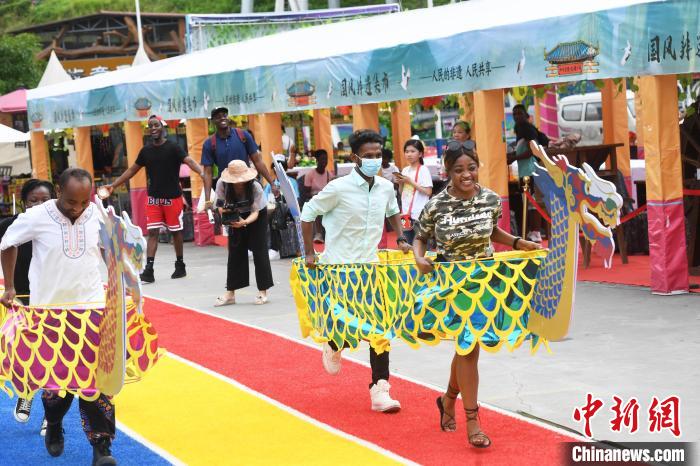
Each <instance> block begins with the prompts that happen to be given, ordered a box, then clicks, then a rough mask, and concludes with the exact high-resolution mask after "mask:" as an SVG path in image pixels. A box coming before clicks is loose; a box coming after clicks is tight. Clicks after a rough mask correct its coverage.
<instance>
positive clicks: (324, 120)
mask: <svg viewBox="0 0 700 466" xmlns="http://www.w3.org/2000/svg"><path fill="white" fill-rule="evenodd" d="M314 147H315V148H316V149H317V150H318V149H324V150H325V151H326V152H328V170H330V171H332V172H335V161H334V159H333V135H332V133H331V110H330V109H329V108H321V109H317V110H314Z"/></svg>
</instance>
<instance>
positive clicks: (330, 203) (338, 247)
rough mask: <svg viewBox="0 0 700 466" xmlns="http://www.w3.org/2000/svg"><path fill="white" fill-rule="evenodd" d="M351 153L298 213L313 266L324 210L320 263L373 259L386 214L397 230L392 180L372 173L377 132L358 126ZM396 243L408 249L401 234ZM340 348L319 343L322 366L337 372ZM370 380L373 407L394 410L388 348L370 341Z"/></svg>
mask: <svg viewBox="0 0 700 466" xmlns="http://www.w3.org/2000/svg"><path fill="white" fill-rule="evenodd" d="M349 141H350V147H351V148H352V155H351V156H350V158H351V160H353V161H354V162H355V163H356V164H357V166H356V167H355V169H354V170H352V171H351V172H350V174H349V175H347V176H344V177H341V178H336V179H335V180H333V181H331V182H330V183H328V185H326V187H325V188H324V189H323V190H322V191H321V192H320V193H318V194H317V195H316V196H314V197H313V198H312V199H311V200H310V201H309V202H307V203H306V204H305V205H304V209H303V211H302V213H301V221H302V227H301V228H302V233H303V237H304V250H305V254H306V265H307V266H308V267H310V268H313V267H315V266H316V253H315V251H314V248H313V223H314V221H315V220H316V218H317V217H318V216H323V227H324V228H325V229H326V245H325V252H324V253H323V254H322V255H321V256H320V257H319V259H318V263H320V264H358V263H368V262H377V261H378V257H377V245H378V244H379V240H380V239H381V236H382V231H383V229H384V219H385V218H388V219H389V221H390V222H391V225H392V227H393V228H394V231H402V228H401V212H400V210H399V206H398V204H397V202H396V195H395V193H394V184H393V183H392V182H391V181H388V180H385V179H384V178H382V177H381V176H376V175H377V174H378V173H379V170H380V168H381V165H382V143H383V139H382V137H381V136H380V135H379V134H378V133H377V132H375V131H371V130H361V131H356V132H355V133H353V134H352V135H351V136H350V138H349ZM397 246H399V248H401V250H403V251H404V252H407V251H408V250H409V249H410V245H409V244H408V242H407V241H406V238H404V237H403V236H400V237H399V238H398V239H397ZM341 351H342V348H341V349H339V348H338V347H337V346H336V345H335V344H334V343H333V342H328V343H325V344H324V346H323V359H322V360H323V367H324V368H325V369H326V371H327V372H328V373H329V374H332V375H335V374H337V373H338V372H340V364H341ZM369 361H370V366H371V367H372V383H371V384H370V386H369V388H370V390H369V393H370V398H371V401H372V410H373V411H379V412H384V413H393V412H396V411H399V410H400V409H401V404H400V403H399V402H398V401H396V400H393V399H392V398H391V396H390V395H389V388H390V386H389V382H388V379H389V353H388V352H386V351H385V352H384V353H382V354H381V355H378V354H377V353H376V352H375V350H374V349H373V348H372V347H370V358H369Z"/></svg>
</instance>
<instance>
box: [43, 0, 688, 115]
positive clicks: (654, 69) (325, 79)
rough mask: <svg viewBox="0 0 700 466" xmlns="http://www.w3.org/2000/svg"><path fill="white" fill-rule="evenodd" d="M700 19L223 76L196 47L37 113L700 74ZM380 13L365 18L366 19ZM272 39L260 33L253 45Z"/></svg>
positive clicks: (580, 24) (550, 32) (342, 101)
mask: <svg viewBox="0 0 700 466" xmlns="http://www.w3.org/2000/svg"><path fill="white" fill-rule="evenodd" d="M452 7H454V6H453V5H450V6H447V7H439V8H452ZM445 11H447V10H445ZM450 11H451V10H450ZM399 15H400V14H397V15H388V16H387V18H392V17H397V16H399ZM699 17H700V2H698V1H697V0H669V1H664V2H652V3H643V4H634V5H631V6H626V7H621V8H614V9H608V10H602V11H594V12H588V13H581V14H572V15H568V16H557V17H551V18H544V19H538V20H536V21H529V22H525V23H518V24H509V25H503V26H498V27H491V28H488V29H482V30H469V31H463V32H456V33H454V34H451V35H449V36H447V37H443V38H435V39H426V40H423V41H420V42H415V43H406V44H398V45H395V46H391V47H385V48H380V49H375V50H369V51H364V52H357V53H346V54H339V55H336V56H323V57H319V58H315V59H308V60H301V61H298V62H296V63H278V64H271V65H269V66H259V67H253V68H247V69H235V57H230V59H231V60H232V63H233V64H232V65H231V70H230V71H224V72H219V73H214V74H206V65H207V63H199V62H195V61H193V62H192V63H191V64H189V62H187V61H186V60H188V59H192V60H196V59H197V56H198V54H191V55H188V56H185V57H177V58H176V59H177V60H179V61H178V62H177V63H178V64H181V65H183V66H184V65H185V64H188V65H187V66H190V67H191V68H192V69H193V71H192V74H191V75H187V76H185V77H181V78H178V79H172V80H168V79H166V78H167V70H161V71H160V73H159V74H160V75H159V76H157V77H156V76H145V77H139V78H137V79H136V80H135V81H134V82H129V83H124V84H121V85H118V86H111V87H108V88H104V89H101V90H99V91H86V92H84V93H74V94H67V95H61V96H56V97H47V98H42V99H35V100H29V117H30V120H31V121H32V124H33V126H34V128H35V129H57V128H65V127H70V126H83V125H94V124H102V123H108V122H114V121H119V120H123V119H127V120H134V121H136V120H142V119H144V118H146V116H148V115H149V114H150V113H157V114H159V115H161V116H163V118H166V119H179V118H203V117H208V116H209V112H210V111H211V109H213V108H214V107H217V106H226V107H228V109H229V114H231V115H246V114H259V113H267V112H285V111H296V110H302V109H313V108H328V107H335V106H340V105H352V104H362V103H374V102H386V101H395V100H403V99H408V98H419V97H428V96H435V95H444V94H452V93H461V92H467V91H475V90H486V89H499V88H510V87H514V86H523V85H537V84H547V83H559V82H569V81H578V80H586V79H603V78H618V77H629V76H638V75H659V74H676V73H689V72H698V71H700V23H698V18H699ZM376 19H377V18H367V19H360V20H358V25H359V24H360V22H362V21H372V20H376ZM351 23H352V22H351V21H349V22H345V23H342V24H345V25H348V24H351ZM331 26H336V25H329V26H320V27H319V28H318V36H319V40H321V39H323V38H324V37H325V36H324V35H323V28H325V27H331ZM297 32H302V31H291V32H288V33H286V34H288V35H289V40H291V39H292V38H293V37H295V36H294V34H295V33H297ZM267 39H270V37H266V38H262V39H253V40H252V41H251V47H253V45H254V43H255V41H257V40H267ZM328 39H329V40H330V38H328ZM335 40H351V38H342V37H341V38H337V37H335ZM241 45H243V43H239V44H233V46H241ZM257 45H258V46H259V44H257ZM226 47H231V45H229V46H223V47H222V53H224V52H225V51H226V50H227V49H226ZM253 48H255V47H253ZM212 50H213V49H212ZM236 50H239V49H236ZM241 50H242V49H241ZM200 53H202V52H200ZM238 53H240V52H238ZM176 59H171V60H176ZM198 70H201V73H202V74H197V73H198V72H199V71H198ZM154 74H155V73H154ZM160 78H163V79H162V80H158V81H156V80H155V79H160Z"/></svg>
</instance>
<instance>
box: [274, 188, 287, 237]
mask: <svg viewBox="0 0 700 466" xmlns="http://www.w3.org/2000/svg"><path fill="white" fill-rule="evenodd" d="M288 217H289V208H288V207H287V203H286V202H284V200H283V199H282V196H280V197H278V198H277V200H276V201H275V210H273V211H272V218H271V219H270V227H271V228H272V229H273V230H277V231H280V230H286V229H287V218H288Z"/></svg>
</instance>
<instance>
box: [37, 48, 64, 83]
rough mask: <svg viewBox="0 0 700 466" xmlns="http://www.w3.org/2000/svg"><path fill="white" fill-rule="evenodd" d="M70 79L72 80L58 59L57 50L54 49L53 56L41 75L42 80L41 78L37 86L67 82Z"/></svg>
mask: <svg viewBox="0 0 700 466" xmlns="http://www.w3.org/2000/svg"><path fill="white" fill-rule="evenodd" d="M70 81H72V79H71V77H70V75H69V74H68V73H67V72H66V70H65V69H64V68H63V65H61V62H60V61H58V57H57V56H56V52H54V51H53V50H52V51H51V56H50V57H49V62H48V63H47V64H46V68H45V69H44V74H43V75H42V76H41V80H39V84H38V85H37V87H46V86H51V85H52V84H59V83H65V82H70Z"/></svg>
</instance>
